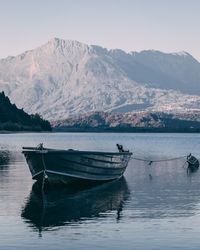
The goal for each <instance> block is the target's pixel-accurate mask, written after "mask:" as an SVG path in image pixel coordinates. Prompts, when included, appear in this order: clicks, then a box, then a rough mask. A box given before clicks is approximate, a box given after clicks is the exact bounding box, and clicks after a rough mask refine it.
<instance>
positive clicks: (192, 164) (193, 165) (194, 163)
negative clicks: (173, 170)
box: [187, 154, 199, 172]
mask: <svg viewBox="0 0 200 250" xmlns="http://www.w3.org/2000/svg"><path fill="white" fill-rule="evenodd" d="M187 163H188V170H189V171H191V172H195V171H196V170H197V169H198V168H199V161H198V160H197V158H196V157H194V156H193V155H191V154H189V155H188V156H187Z"/></svg>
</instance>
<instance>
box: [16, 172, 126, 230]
mask: <svg viewBox="0 0 200 250" xmlns="http://www.w3.org/2000/svg"><path fill="white" fill-rule="evenodd" d="M38 187H39V186H38V184H37V183H35V184H33V187H32V191H31V193H30V195H29V198H28V201H27V203H26V205H25V207H24V208H23V209H22V214H21V216H22V218H24V219H25V221H26V222H27V223H29V224H31V226H33V227H36V228H38V229H39V231H42V230H45V229H47V230H48V229H49V228H52V227H57V226H62V225H67V224H71V223H75V222H79V221H83V220H86V219H88V218H91V217H92V218H93V217H98V216H100V213H103V212H107V211H112V210H116V219H117V220H119V219H120V216H121V211H122V209H123V203H124V201H125V200H126V199H127V198H128V196H129V190H128V186H127V184H126V181H125V179H124V177H123V178H121V179H119V180H116V181H112V182H109V183H104V184H100V185H99V184H98V185H95V186H94V185H93V186H91V185H90V186H87V187H84V188H83V187H78V188H77V187H71V188H69V187H65V188H63V187H62V188H61V187H60V188H58V187H57V188H51V189H50V187H49V188H48V190H44V191H43V192H41V189H39V188H38ZM39 190H40V191H39Z"/></svg>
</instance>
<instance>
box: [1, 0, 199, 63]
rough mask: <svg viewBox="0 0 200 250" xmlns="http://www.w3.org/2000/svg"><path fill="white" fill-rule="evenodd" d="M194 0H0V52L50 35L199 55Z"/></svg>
mask: <svg viewBox="0 0 200 250" xmlns="http://www.w3.org/2000/svg"><path fill="white" fill-rule="evenodd" d="M199 13H200V0H0V45H1V46H0V58H3V57H6V56H8V55H16V54H19V53H21V52H24V51H25V50H29V49H33V48H35V47H37V46H40V45H41V44H44V43H46V42H47V41H48V40H50V39H51V38H53V37H59V38H63V39H73V40H78V41H80V42H84V43H87V44H97V45H100V46H103V47H106V48H121V49H123V50H125V51H140V50H144V49H155V50H161V51H164V52H175V51H183V50H184V51H187V52H189V53H191V54H192V55H193V56H194V57H196V58H197V59H198V60H199V61H200V47H199V46H200V14H199Z"/></svg>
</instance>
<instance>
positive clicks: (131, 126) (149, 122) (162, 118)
mask: <svg viewBox="0 0 200 250" xmlns="http://www.w3.org/2000/svg"><path fill="white" fill-rule="evenodd" d="M52 126H53V129H54V130H55V131H113V132H115V131H117V132H119V131H126V132H128V131H130V132H139V131H141V132H143V131H148V132H151V131H152V132H200V113H195V114H191V113H184V114H167V113H162V112H154V113H152V112H137V113H134V112H126V113H114V112H89V113H86V114H82V115H77V116H72V117H69V118H67V119H64V120H60V121H55V122H52Z"/></svg>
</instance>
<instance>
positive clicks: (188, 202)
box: [0, 133, 200, 250]
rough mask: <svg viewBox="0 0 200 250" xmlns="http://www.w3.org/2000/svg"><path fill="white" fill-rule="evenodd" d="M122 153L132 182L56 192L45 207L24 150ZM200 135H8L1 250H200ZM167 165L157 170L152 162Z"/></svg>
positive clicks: (0, 152)
mask: <svg viewBox="0 0 200 250" xmlns="http://www.w3.org/2000/svg"><path fill="white" fill-rule="evenodd" d="M41 142H43V143H44V146H46V147H52V148H58V149H59V148H60V149H63V148H73V149H80V150H99V151H107V150H108V151H115V150H116V143H120V144H123V145H124V147H125V148H128V149H129V150H130V151H132V152H133V156H134V157H135V158H140V159H146V161H139V160H135V159H132V160H131V161H130V162H129V165H128V168H127V170H126V172H125V175H124V178H122V179H120V180H118V181H114V182H111V183H105V184H101V185H98V186H93V187H85V188H82V189H80V190H71V189H70V188H66V187H65V188H62V189H59V190H58V189H57V188H55V189H53V190H51V191H50V192H49V193H47V194H45V199H42V198H41V195H37V192H35V189H37V186H36V185H33V184H34V181H33V180H32V179H31V174H30V173H29V169H28V166H27V164H26V162H25V159H24V157H23V155H22V154H21V151H22V146H36V145H38V144H39V143H41ZM189 153H192V154H193V155H194V156H196V157H197V158H200V134H153V133H152V134H148V133H146V134H145V133H141V134H134V133H38V134H37V133H24V134H23V133H22V134H1V135H0V172H1V173H0V223H1V227H0V249H2V250H7V249H20V250H22V249H52V250H53V249H70V250H71V249H85V250H86V249H87V250H88V249H134V250H135V249H148V250H149V249H152V250H156V249H159V250H160V249H162V250H165V249H166V250H169V249H198V250H199V248H200V226H199V225H200V170H197V171H196V172H194V173H190V172H188V171H187V165H185V164H184V163H185V159H186V158H180V159H174V160H167V159H172V158H176V157H179V156H180V157H182V156H183V157H184V156H186V155H188V154H189ZM165 159H166V160H167V161H160V162H153V163H152V164H149V161H150V160H158V161H159V160H165Z"/></svg>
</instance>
